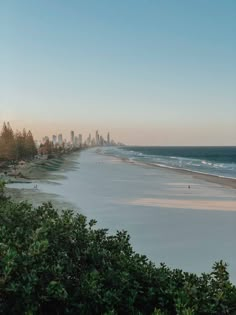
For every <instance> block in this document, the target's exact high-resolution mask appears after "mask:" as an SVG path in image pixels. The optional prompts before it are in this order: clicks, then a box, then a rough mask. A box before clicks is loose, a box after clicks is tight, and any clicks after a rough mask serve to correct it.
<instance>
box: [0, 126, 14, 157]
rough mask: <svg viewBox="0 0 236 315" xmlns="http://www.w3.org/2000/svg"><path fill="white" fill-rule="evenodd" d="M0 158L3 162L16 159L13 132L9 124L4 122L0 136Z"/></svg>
mask: <svg viewBox="0 0 236 315" xmlns="http://www.w3.org/2000/svg"><path fill="white" fill-rule="evenodd" d="M0 138H1V142H0V145H1V147H0V157H1V159H4V160H15V159H16V146H15V138H14V133H13V130H12V128H11V126H10V124H9V122H8V123H7V124H6V123H5V122H4V124H3V128H2V132H1V135H0Z"/></svg>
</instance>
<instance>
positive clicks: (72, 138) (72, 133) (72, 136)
mask: <svg viewBox="0 0 236 315" xmlns="http://www.w3.org/2000/svg"><path fill="white" fill-rule="evenodd" d="M70 142H71V144H72V145H74V143H75V133H74V131H73V130H71V132H70Z"/></svg>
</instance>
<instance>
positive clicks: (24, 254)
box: [0, 200, 236, 315]
mask: <svg viewBox="0 0 236 315" xmlns="http://www.w3.org/2000/svg"><path fill="white" fill-rule="evenodd" d="M95 223H96V222H95V221H89V222H88V221H87V220H86V218H85V217H84V216H83V215H81V214H73V212H72V211H70V210H65V211H63V212H62V213H60V214H59V212H58V211H57V210H56V209H54V208H53V206H52V205H51V204H50V203H47V204H43V205H42V206H40V207H38V208H36V209H34V208H33V207H32V206H31V205H30V204H28V203H25V202H21V203H14V202H12V201H10V200H5V201H4V200H3V201H1V202H0V314H4V315H5V314H17V315H18V314H27V315H30V314H58V315H59V314H107V315H108V314H110V315H111V314H156V315H158V314H160V315H161V314H162V315H163V314H178V315H190V314H191V315H192V314H233V311H234V310H236V288H235V286H233V285H232V284H231V283H230V281H229V275H228V272H227V268H226V267H227V266H226V265H225V264H224V263H223V262H222V261H221V262H218V263H216V264H215V265H214V266H213V271H212V273H210V274H202V275H201V276H197V275H195V274H191V273H186V272H183V271H181V270H171V269H169V268H168V267H167V266H166V265H164V264H161V265H160V266H159V267H156V266H155V265H154V264H153V263H151V262H150V261H149V260H148V259H147V258H146V257H145V256H143V255H139V254H137V253H135V252H134V251H133V249H132V247H131V245H130V242H129V235H128V234H127V233H126V232H125V231H120V232H117V233H116V235H108V233H107V232H108V231H107V230H105V229H96V228H95Z"/></svg>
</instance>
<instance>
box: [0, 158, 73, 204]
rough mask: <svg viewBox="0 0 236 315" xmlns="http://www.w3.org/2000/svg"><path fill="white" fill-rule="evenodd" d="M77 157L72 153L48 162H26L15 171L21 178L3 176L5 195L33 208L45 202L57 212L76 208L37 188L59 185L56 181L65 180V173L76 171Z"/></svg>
mask: <svg viewBox="0 0 236 315" xmlns="http://www.w3.org/2000/svg"><path fill="white" fill-rule="evenodd" d="M78 155H79V153H78V152H73V153H71V154H69V155H63V156H60V157H56V158H53V159H49V160H35V161H29V162H26V163H25V164H24V166H21V167H20V166H19V167H18V168H17V169H16V171H17V172H19V173H20V174H21V176H14V175H10V176H8V175H7V176H5V180H6V181H7V186H6V195H7V196H8V197H10V198H12V199H13V200H15V201H18V202H19V201H26V202H29V203H31V204H32V205H33V206H35V207H37V206H40V205H41V204H42V203H45V202H52V203H53V205H54V206H55V207H56V208H57V209H59V210H62V209H65V208H67V209H68V208H70V209H73V208H76V206H75V205H74V204H72V203H70V202H68V201H64V200H63V198H61V197H60V196H59V195H58V194H54V193H46V192H43V191H41V190H40V189H39V188H40V186H41V185H42V184H43V183H47V184H51V185H60V183H58V182H57V181H60V180H62V179H65V178H66V175H65V174H64V173H65V172H67V171H71V170H77V169H78V162H77V158H78ZM10 171H12V170H11V169H10ZM2 178H3V179H4V177H2ZM38 187H39V188H38Z"/></svg>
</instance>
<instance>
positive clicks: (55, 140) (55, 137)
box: [52, 135, 57, 145]
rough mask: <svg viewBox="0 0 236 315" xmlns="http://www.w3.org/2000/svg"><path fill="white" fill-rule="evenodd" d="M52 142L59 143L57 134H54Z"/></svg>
mask: <svg viewBox="0 0 236 315" xmlns="http://www.w3.org/2000/svg"><path fill="white" fill-rule="evenodd" d="M52 143H53V144H54V145H56V143H57V136H56V135H53V136H52Z"/></svg>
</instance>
